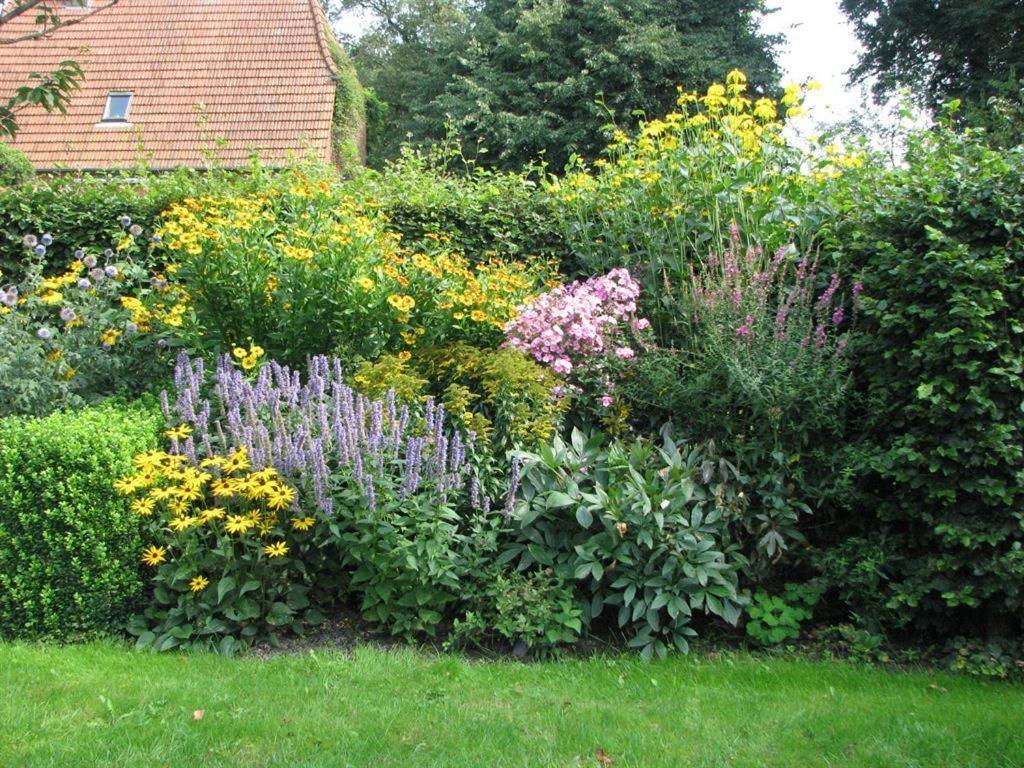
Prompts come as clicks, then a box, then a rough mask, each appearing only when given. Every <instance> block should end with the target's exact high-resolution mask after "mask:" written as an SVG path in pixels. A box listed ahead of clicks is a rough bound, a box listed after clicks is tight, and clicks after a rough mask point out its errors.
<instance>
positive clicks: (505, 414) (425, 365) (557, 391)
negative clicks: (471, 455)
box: [413, 344, 570, 458]
mask: <svg viewBox="0 0 1024 768" xmlns="http://www.w3.org/2000/svg"><path fill="white" fill-rule="evenodd" d="M413 362H414V363H415V364H416V365H417V366H419V368H420V369H422V370H423V371H424V375H425V376H428V377H429V378H430V380H431V381H432V382H433V385H432V387H433V390H434V391H435V393H436V394H437V396H438V398H439V399H440V401H441V402H443V403H444V405H445V407H446V408H447V410H448V413H449V415H450V417H451V418H452V419H453V420H454V421H456V422H457V423H460V424H461V425H462V426H463V427H464V428H465V429H467V430H471V431H472V432H474V433H475V434H476V436H477V442H478V444H479V445H480V446H481V447H486V448H487V449H488V450H489V451H490V453H491V454H492V455H494V456H496V457H499V458H503V457H504V456H505V454H506V453H507V452H508V451H510V450H514V449H519V448H527V449H533V448H535V447H537V446H538V445H540V444H541V443H544V442H547V441H549V440H550V439H551V438H553V437H554V436H555V435H556V434H558V433H559V432H560V431H561V428H562V423H563V421H564V417H565V414H566V411H567V409H568V407H569V404H570V398H569V397H568V393H567V392H566V391H565V389H566V388H565V386H564V383H563V380H562V379H560V378H559V377H558V376H557V375H556V374H555V373H553V372H552V371H551V370H550V369H549V368H547V367H545V366H543V365H540V364H539V363H536V362H534V361H533V360H531V359H530V358H529V357H527V356H526V355H525V354H523V353H522V352H520V351H518V350H516V349H512V348H509V347H505V348H502V349H481V348H479V347H472V346H470V345H468V344H452V345H450V346H447V347H443V348H440V349H426V350H423V352H422V353H417V355H416V357H415V359H414V361H413Z"/></svg>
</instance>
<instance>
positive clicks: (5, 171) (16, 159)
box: [0, 141, 35, 188]
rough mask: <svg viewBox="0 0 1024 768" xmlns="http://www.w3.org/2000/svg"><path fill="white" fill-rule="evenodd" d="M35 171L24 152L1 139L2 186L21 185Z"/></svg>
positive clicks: (0, 183)
mask: <svg viewBox="0 0 1024 768" xmlns="http://www.w3.org/2000/svg"><path fill="white" fill-rule="evenodd" d="M34 173H35V169H34V168H33V167H32V163H30V162H29V159H28V158H27V157H25V153H24V152H22V151H21V150H19V149H15V148H14V147H12V146H11V145H10V144H6V143H4V142H2V141H0V188H3V187H17V186H20V185H21V184H24V183H25V182H26V181H28V180H29V178H31V177H32V175H33V174H34Z"/></svg>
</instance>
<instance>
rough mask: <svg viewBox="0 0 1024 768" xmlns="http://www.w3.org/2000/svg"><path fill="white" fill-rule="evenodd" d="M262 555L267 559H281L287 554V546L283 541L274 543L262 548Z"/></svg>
mask: <svg viewBox="0 0 1024 768" xmlns="http://www.w3.org/2000/svg"><path fill="white" fill-rule="evenodd" d="M263 554H265V555H266V556H267V557H283V556H284V555H287V554H288V545H287V544H285V543H284V542H283V541H275V542H274V543H273V544H268V545H267V546H265V547H264V548H263Z"/></svg>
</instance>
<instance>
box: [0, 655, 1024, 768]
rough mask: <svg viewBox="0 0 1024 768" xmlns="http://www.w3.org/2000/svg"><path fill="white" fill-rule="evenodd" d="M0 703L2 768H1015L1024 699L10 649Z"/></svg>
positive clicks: (751, 668) (687, 671)
mask: <svg viewBox="0 0 1024 768" xmlns="http://www.w3.org/2000/svg"><path fill="white" fill-rule="evenodd" d="M0 692H2V694H0V766H4V768H15V767H16V768H30V767H31V766H54V767H55V768H57V767H59V768H73V767H74V766H89V768H94V767H95V766H132V767H133V768H136V767H137V768H150V767H155V766H170V767H171V768H183V767H187V766H203V767H204V768H206V767H207V766H246V768H254V767H256V766H289V768H291V767H293V766H294V767H297V766H330V767H331V768H341V767H342V766H374V767H376V766H403V767H405V766H408V767H409V768H419V767H421V766H458V767H459V768H463V767H465V766H488V768H491V767H493V766H545V767H546V768H547V767H551V768H554V767H561V766H597V767H598V768H601V767H602V765H603V766H604V768H607V766H608V765H609V763H608V762H607V760H608V759H610V760H611V761H612V763H610V765H612V766H617V767H618V768H626V766H643V767H644V768H647V767H655V766H671V767H672V768H695V767H696V766H732V765H736V766H740V765H743V766H748V765H749V766H759V767H760V766H786V767H787V768H790V767H792V766H799V767H801V768H802V767H803V766H870V767H871V768H882V767H885V768H888V767H890V766H1018V765H1024V687H1022V686H1019V685H1011V684H1001V683H990V682H980V681H975V680H970V679H967V678H956V677H950V676H947V675H941V674H932V673H901V672H883V671H878V670H873V669H866V668H862V667H857V666H852V665H847V664H838V663H833V664H819V663H811V662H804V661H764V660H760V659H756V658H750V657H746V656H737V657H726V658H719V659H716V660H709V659H706V658H697V657H690V658H672V659H669V660H667V661H660V662H654V663H651V664H646V665H645V664H643V663H640V662H639V661H637V660H636V659H635V658H632V657H610V658H597V659H591V660H588V661H565V662H559V663H550V664H529V665H524V664H516V663H483V662H466V661H463V660H460V659H458V658H455V657H446V656H429V655H424V654H420V653H416V652H413V651H408V650H405V651H382V650H376V649H371V648H363V649H360V650H357V651H356V652H355V653H353V654H352V655H350V656H342V655H336V654H326V653H316V654H308V655H303V656H288V657H284V656H281V657H277V658H274V659H272V660H270V661H264V660H259V659H255V658H243V659H226V658H221V657H217V656H212V655H161V656H157V655H151V654H140V653H134V652H131V651H127V650H124V649H122V648H119V647H113V646H109V645H88V646H78V647H68V648H55V647H39V646H31V645H28V646H26V645H13V646H0ZM196 710H203V714H202V716H201V717H200V718H199V719H197V718H196V716H195V714H194V713H195V712H196ZM598 750H603V754H602V755H601V759H599V758H598V756H597V751H598ZM605 756H606V757H605Z"/></svg>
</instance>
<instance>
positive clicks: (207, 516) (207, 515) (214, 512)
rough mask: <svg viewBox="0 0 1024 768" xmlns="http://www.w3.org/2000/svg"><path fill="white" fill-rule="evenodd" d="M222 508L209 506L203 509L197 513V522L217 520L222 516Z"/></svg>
mask: <svg viewBox="0 0 1024 768" xmlns="http://www.w3.org/2000/svg"><path fill="white" fill-rule="evenodd" d="M224 514H225V513H224V510H223V509H221V508H220V507H211V508H210V509H204V510H203V511H202V512H200V513H199V522H201V523H208V522H210V521H211V520H219V519H220V518H222V517H224Z"/></svg>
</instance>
